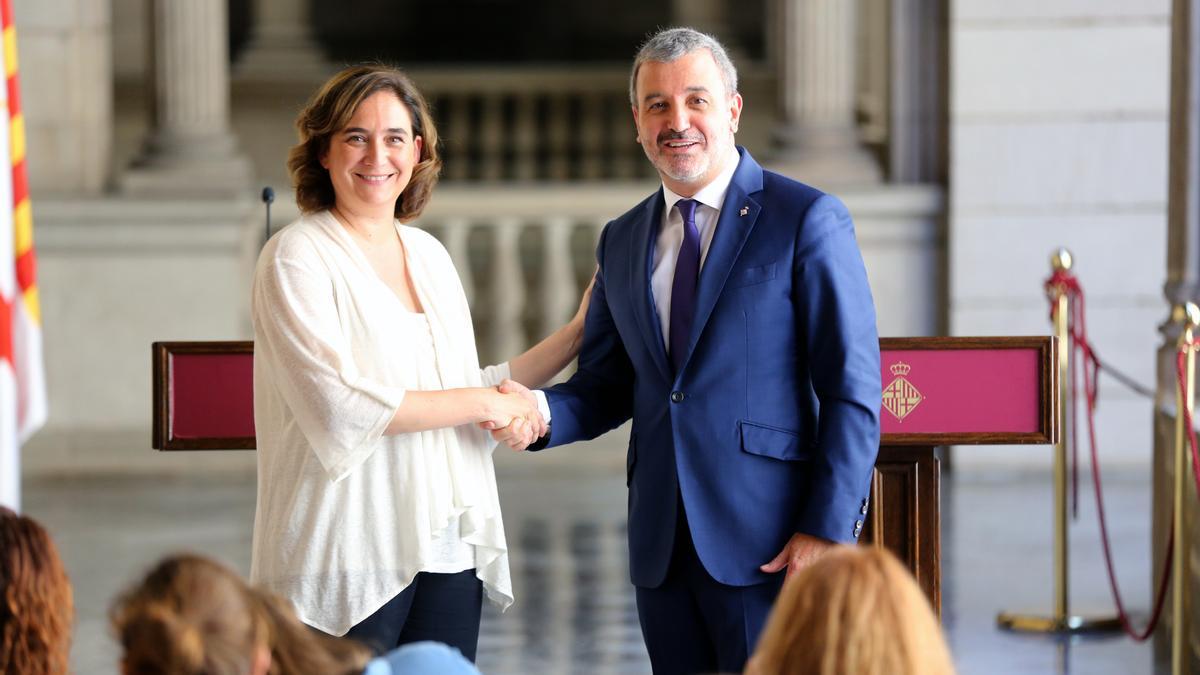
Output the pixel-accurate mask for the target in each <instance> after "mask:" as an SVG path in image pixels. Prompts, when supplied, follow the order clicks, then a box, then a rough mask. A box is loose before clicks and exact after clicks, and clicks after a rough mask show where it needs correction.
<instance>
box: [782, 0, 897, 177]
mask: <svg viewBox="0 0 1200 675" xmlns="http://www.w3.org/2000/svg"><path fill="white" fill-rule="evenodd" d="M776 1H777V2H778V3H779V4H778V6H777V7H776V8H775V11H774V12H773V13H772V21H771V23H772V24H773V25H771V26H769V27H768V30H775V31H778V33H776V35H775V36H774V38H775V39H774V40H773V42H774V43H775V45H776V48H777V50H778V53H777V55H776V64H777V73H778V82H779V102H780V106H781V110H780V120H781V124H780V126H779V127H778V128H777V129H776V130H775V141H776V146H777V147H776V153H775V155H774V161H773V162H772V164H773V165H774V166H775V167H776V168H778V169H780V170H782V171H784V172H785V173H788V174H789V175H791V176H793V177H795V178H798V179H800V180H810V181H813V182H817V183H819V184H822V185H830V184H835V183H836V184H847V183H851V184H854V183H868V182H873V181H877V180H879V178H880V170H879V163H878V161H877V160H876V159H875V158H874V157H873V156H872V155H871V154H870V153H869V152H867V151H866V150H865V149H864V148H863V146H862V143H861V142H860V139H859V131H858V125H857V123H856V120H855V95H856V93H857V87H856V77H857V75H858V66H857V60H856V57H857V47H858V40H857V35H858V33H857V30H858V29H857V20H858V3H857V2H851V1H849V0H776Z"/></svg>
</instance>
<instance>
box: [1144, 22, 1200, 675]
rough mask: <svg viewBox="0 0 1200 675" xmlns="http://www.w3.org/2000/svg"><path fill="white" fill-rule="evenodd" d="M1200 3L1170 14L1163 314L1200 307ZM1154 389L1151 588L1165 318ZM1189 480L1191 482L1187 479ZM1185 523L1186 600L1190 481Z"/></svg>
mask: <svg viewBox="0 0 1200 675" xmlns="http://www.w3.org/2000/svg"><path fill="white" fill-rule="evenodd" d="M1198 97H1200V0H1174V4H1173V8H1172V12H1171V112H1170V141H1169V166H1170V174H1169V178H1168V186H1169V191H1168V197H1167V281H1166V283H1165V284H1164V285H1163V295H1164V296H1165V299H1166V302H1167V305H1168V309H1167V311H1168V312H1170V308H1171V307H1174V306H1175V305H1178V304H1182V303H1185V302H1196V303H1200V103H1198ZM1159 330H1160V332H1161V334H1162V336H1163V341H1162V345H1161V346H1160V347H1159V350H1158V388H1157V396H1156V402H1157V404H1158V405H1156V406H1155V410H1156V412H1155V424H1154V427H1155V434H1154V509H1153V512H1154V513H1153V537H1152V542H1153V543H1152V547H1153V548H1152V550H1153V556H1154V564H1153V567H1152V569H1153V570H1154V575H1155V579H1154V583H1157V582H1158V574H1159V570H1161V569H1162V560H1163V554H1164V551H1165V547H1166V542H1167V538H1168V537H1169V535H1170V532H1171V512H1172V510H1173V509H1172V507H1173V494H1174V492H1173V486H1174V474H1175V471H1174V451H1175V447H1174V445H1175V444H1174V441H1175V433H1174V429H1175V410H1174V408H1175V391H1176V386H1177V376H1176V371H1175V355H1176V353H1177V349H1176V343H1177V341H1178V340H1179V334H1180V332H1181V326H1180V324H1179V323H1177V322H1174V321H1172V320H1171V319H1169V318H1168V319H1167V320H1166V321H1165V322H1164V323H1163V325H1162V326H1161V327H1160V328H1159ZM1189 478H1190V476H1189ZM1187 484H1188V489H1187V494H1186V497H1185V504H1186V506H1185V508H1184V513H1183V518H1184V521H1185V528H1186V529H1187V530H1188V531H1189V532H1190V535H1189V536H1190V540H1191V541H1190V542H1189V545H1188V546H1187V548H1186V549H1184V550H1180V547H1179V546H1176V548H1175V555H1176V564H1180V563H1182V564H1184V565H1187V572H1186V574H1187V578H1188V581H1189V584H1188V585H1189V588H1188V589H1186V590H1185V593H1186V594H1187V595H1188V596H1189V597H1190V596H1192V595H1193V594H1194V593H1195V592H1196V590H1195V589H1196V588H1197V587H1198V586H1197V585H1198V583H1200V580H1198V579H1197V577H1198V576H1200V574H1198V572H1197V567H1196V565H1197V561H1200V551H1198V548H1200V532H1198V531H1197V528H1198V525H1200V507H1198V506H1197V502H1196V491H1195V489H1194V484H1193V481H1191V480H1188V481H1187ZM1198 609H1200V603H1196V602H1192V603H1191V606H1190V607H1186V608H1185V612H1186V616H1185V619H1184V620H1185V621H1187V622H1190V626H1188V632H1187V645H1186V649H1185V657H1184V663H1183V672H1185V673H1200V617H1197V615H1196V614H1197V610H1198ZM1171 614H1172V606H1171V597H1170V594H1169V595H1168V599H1167V605H1166V607H1165V608H1164V610H1163V621H1162V623H1160V624H1159V628H1158V631H1157V634H1156V635H1155V655H1156V659H1155V660H1156V671H1157V672H1169V671H1170V663H1171V661H1170V652H1171V643H1172V640H1171V631H1172V626H1171V621H1172V616H1171Z"/></svg>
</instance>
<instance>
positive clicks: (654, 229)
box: [629, 188, 674, 382]
mask: <svg viewBox="0 0 1200 675" xmlns="http://www.w3.org/2000/svg"><path fill="white" fill-rule="evenodd" d="M663 206H664V202H663V193H662V189H661V188H660V189H659V190H658V192H657V194H656V195H655V197H654V199H650V200H648V202H647V206H646V209H645V211H644V212H643V213H642V214H641V216H640V218H639V220H638V223H637V225H636V226H635V227H633V228H630V229H631V236H632V237H633V241H632V242H631V246H630V250H631V251H633V255H632V256H630V260H629V288H630V291H631V294H632V295H633V315H634V316H635V317H636V318H637V323H638V328H639V329H640V331H639V332H640V333H641V334H642V338H643V339H644V340H645V341H646V349H647V350H648V351H649V352H650V355H651V357H652V358H653V359H654V364H655V365H656V366H658V370H659V372H660V373H662V376H663V378H664V379H665V380H667V381H668V382H670V381H672V380H673V379H674V377H672V375H671V368H670V366H669V365H668V364H667V348H666V346H665V345H664V344H663V335H662V325H661V323H660V322H659V320H658V314H657V313H656V312H655V311H654V293H653V291H652V290H651V288H650V270H651V269H652V268H653V266H654V245H655V241H656V240H657V238H658V226H659V224H660V222H661V221H662V212H663Z"/></svg>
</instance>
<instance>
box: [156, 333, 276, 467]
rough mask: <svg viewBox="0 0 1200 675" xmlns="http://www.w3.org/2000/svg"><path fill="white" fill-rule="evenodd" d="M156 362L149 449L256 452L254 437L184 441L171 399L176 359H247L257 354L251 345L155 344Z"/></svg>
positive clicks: (242, 343) (221, 343) (244, 342)
mask: <svg viewBox="0 0 1200 675" xmlns="http://www.w3.org/2000/svg"><path fill="white" fill-rule="evenodd" d="M150 349H151V356H152V359H153V366H152V370H153V375H152V377H153V383H152V389H153V392H152V394H151V395H152V399H153V400H152V412H151V417H152V419H153V429H152V432H151V441H150V446H151V447H152V448H154V449H155V450H253V449H254V448H255V439H254V436H205V437H192V438H182V437H179V436H177V435H176V434H175V433H174V428H175V427H174V422H175V420H174V418H173V412H174V411H173V410H172V406H171V403H172V399H173V391H172V388H173V386H174V382H175V379H174V373H173V372H172V368H173V366H174V357H175V356H177V355H211V356H243V355H244V356H247V357H251V356H253V354H254V343H253V342H250V341H238V342H234V341H228V342H215V341H214V342H155V343H154V344H153V345H151V348H150Z"/></svg>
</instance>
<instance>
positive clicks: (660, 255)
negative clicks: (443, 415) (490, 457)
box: [533, 148, 742, 422]
mask: <svg viewBox="0 0 1200 675" xmlns="http://www.w3.org/2000/svg"><path fill="white" fill-rule="evenodd" d="M730 153H732V155H733V157H732V161H730V162H729V163H728V164H727V165H726V166H725V168H724V170H722V171H721V173H719V174H717V177H716V178H714V179H713V180H712V182H710V183H709V184H708V185H705V186H704V187H702V188H700V190H699V191H698V192H696V194H694V195H692V197H691V199H693V200H695V201H696V202H697V204H696V229H697V230H698V231H699V232H700V266H699V267H698V268H697V274H699V272H700V270H703V269H704V261H705V259H707V258H708V247H709V246H710V245H712V239H713V233H714V232H716V230H717V219H718V218H720V217H721V205H722V204H724V203H725V194H726V193H727V192H729V183H730V182H732V181H733V173H734V172H735V171H737V167H738V164H739V163H740V162H741V161H742V158H741V155H739V154H738V153H737V151H736V150H734V149H732V148H730ZM662 191H663V202H664V204H663V214H662V225H661V226H660V228H659V231H658V239H657V241H656V242H655V245H654V263H653V266H652V267H651V269H650V292H651V293H652V294H653V296H654V311H655V312H656V313H657V314H658V321H659V324H660V325H661V326H662V336H663V345H664V348H665V347H666V345H669V344H671V286H672V285H673V284H674V282H675V263H676V261H677V260H679V249H680V247H682V246H683V216H682V215H680V214H679V209H677V208H675V203H676V202H678V201H679V200H680V199H686V197H681V196H679V195H677V194H675V193H674V192H673V191H672V190H671V188H669V187H667V185H666V183H663V186H662ZM533 394H534V396H535V397H536V398H537V403H538V412H540V413H541V414H542V417H543V418H545V420H546V421H547V422H549V421H550V404H549V403H547V402H546V394H545V393H543V392H542V390H541V389H537V390H535V391H534V392H533Z"/></svg>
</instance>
